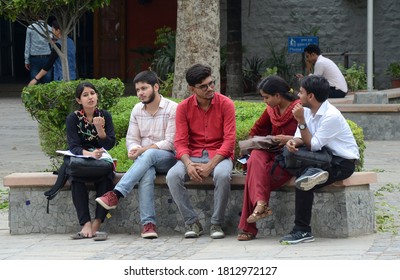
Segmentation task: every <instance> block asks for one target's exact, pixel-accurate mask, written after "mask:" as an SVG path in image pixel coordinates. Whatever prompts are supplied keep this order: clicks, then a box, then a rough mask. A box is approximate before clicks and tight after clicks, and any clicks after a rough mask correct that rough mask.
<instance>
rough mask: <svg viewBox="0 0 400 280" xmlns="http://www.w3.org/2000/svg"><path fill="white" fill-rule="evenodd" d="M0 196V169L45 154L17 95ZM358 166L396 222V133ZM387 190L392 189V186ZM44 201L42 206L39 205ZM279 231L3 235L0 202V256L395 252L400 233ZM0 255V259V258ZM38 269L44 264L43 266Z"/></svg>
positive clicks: (33, 164) (0, 154)
mask: <svg viewBox="0 0 400 280" xmlns="http://www.w3.org/2000/svg"><path fill="white" fill-rule="evenodd" d="M0 112H1V118H0V129H1V145H0V148H1V150H0V202H1V192H4V191H6V189H5V188H4V187H3V185H2V182H3V181H2V179H3V177H4V176H5V175H8V174H10V173H13V172H29V171H43V170H46V169H47V168H49V166H50V162H49V160H48V159H47V158H46V157H45V156H44V154H43V153H42V152H41V150H40V145H39V140H38V134H37V124H36V122H35V121H33V120H32V119H31V118H30V116H29V115H28V114H27V113H26V112H25V109H24V107H23V104H22V103H21V101H20V99H19V98H7V97H5V98H0ZM365 156H366V158H365V166H364V167H365V170H367V171H371V170H374V171H377V172H379V173H378V181H379V183H378V184H376V185H374V186H373V188H374V189H375V190H378V189H380V188H381V187H382V186H387V189H388V191H381V193H382V194H383V195H384V196H382V197H377V202H378V203H379V204H381V205H378V210H377V211H386V212H387V213H388V214H389V215H388V216H390V217H392V218H393V220H392V221H391V222H389V223H388V224H387V227H388V228H389V229H392V228H397V229H398V228H399V225H400V223H399V220H400V218H399V208H400V203H399V202H400V188H399V185H400V183H399V181H400V180H399V171H400V141H396V142H392V141H390V142H387V141H372V142H367V151H366V154H365ZM392 190H393V191H392ZM391 191H392V192H391ZM43 207H45V206H43ZM278 239H279V236H278V237H260V238H257V239H256V240H253V241H250V242H238V241H237V240H236V236H227V237H226V238H225V239H221V240H212V239H210V238H209V237H208V236H202V237H201V238H198V239H184V238H182V234H175V235H170V236H164V235H161V236H160V237H159V238H158V239H155V240H144V239H142V238H140V237H139V232H134V233H131V234H128V233H127V234H115V235H114V234H112V235H111V236H110V238H109V239H108V240H107V241H105V242H95V241H93V240H91V239H87V240H70V239H69V235H66V234H29V235H17V236H16V235H12V236H11V235H10V234H9V228H8V212H7V210H0V260H132V259H136V260H150V259H152V260H214V259H221V260H222V259H223V260H400V234H399V233H392V232H384V233H376V234H372V235H368V236H361V237H357V238H346V239H329V238H316V241H315V242H313V243H308V244H298V245H294V246H282V245H280V244H279V243H278ZM1 263H2V262H1V261H0V266H1ZM43 273H45V270H43Z"/></svg>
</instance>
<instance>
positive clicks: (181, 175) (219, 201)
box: [166, 151, 233, 225]
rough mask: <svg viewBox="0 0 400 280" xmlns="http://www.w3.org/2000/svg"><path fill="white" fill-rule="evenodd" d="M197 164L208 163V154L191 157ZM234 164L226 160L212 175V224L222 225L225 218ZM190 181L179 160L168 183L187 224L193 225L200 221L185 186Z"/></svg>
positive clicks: (168, 174)
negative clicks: (213, 188) (213, 187)
mask: <svg viewBox="0 0 400 280" xmlns="http://www.w3.org/2000/svg"><path fill="white" fill-rule="evenodd" d="M190 160H191V161H193V162H196V163H207V162H209V161H210V159H209V157H208V153H207V152H206V151H204V152H203V155H202V157H200V158H199V157H191V158H190ZM232 168H233V163H232V160H231V159H224V160H223V161H221V162H220V163H218V165H217V166H216V167H215V168H214V170H213V171H212V173H211V176H213V181H214V186H215V190H214V212H213V215H212V217H211V224H213V225H222V224H223V222H224V218H225V210H226V206H227V204H228V200H229V196H230V193H231V178H232ZM188 180H189V176H188V174H187V172H186V168H185V165H184V164H183V162H182V161H181V160H179V161H178V162H177V163H176V164H175V165H174V166H173V167H172V168H171V169H170V170H169V171H168V173H167V177H166V181H167V185H168V188H169V190H170V192H171V195H172V198H173V199H174V201H175V203H176V205H177V206H178V209H179V212H180V213H181V215H182V217H183V219H184V221H185V224H186V225H191V224H193V223H195V222H196V221H198V216H197V214H196V212H195V211H194V209H193V206H192V204H191V202H190V196H189V193H188V191H187V189H186V187H185V185H184V182H185V181H188Z"/></svg>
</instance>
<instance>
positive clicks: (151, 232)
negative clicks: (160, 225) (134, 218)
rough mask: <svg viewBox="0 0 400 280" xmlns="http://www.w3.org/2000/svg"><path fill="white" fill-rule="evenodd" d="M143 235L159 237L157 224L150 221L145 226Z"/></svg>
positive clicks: (144, 236)
mask: <svg viewBox="0 0 400 280" xmlns="http://www.w3.org/2000/svg"><path fill="white" fill-rule="evenodd" d="M141 235H142V237H143V238H147V239H153V238H157V237H158V234H157V232H156V225H155V224H153V223H148V224H145V225H144V226H143V229H142V234H141Z"/></svg>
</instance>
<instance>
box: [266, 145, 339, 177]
mask: <svg viewBox="0 0 400 280" xmlns="http://www.w3.org/2000/svg"><path fill="white" fill-rule="evenodd" d="M332 158H333V156H332V152H331V151H330V150H329V149H328V148H326V147H322V149H321V150H320V151H316V152H312V151H310V150H308V149H307V147H305V146H302V147H298V151H297V152H293V153H292V152H289V150H288V149H287V147H286V146H285V147H284V148H283V151H282V154H280V155H278V156H276V157H275V163H274V166H276V165H277V164H279V165H280V166H281V167H282V168H285V169H287V170H288V171H289V173H291V174H296V172H297V171H298V170H301V169H303V168H306V167H315V168H320V169H322V170H328V169H329V168H330V167H331V162H332ZM274 169H275V168H274V167H273V169H272V170H271V173H272V172H273V170H274Z"/></svg>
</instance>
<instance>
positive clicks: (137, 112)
mask: <svg viewBox="0 0 400 280" xmlns="http://www.w3.org/2000/svg"><path fill="white" fill-rule="evenodd" d="M177 106H178V104H177V103H176V102H174V101H171V100H169V99H166V98H164V97H162V96H161V101H160V105H159V108H158V110H157V112H156V113H155V114H154V115H151V114H150V113H148V112H147V111H146V110H145V104H143V103H137V104H136V105H135V107H133V109H132V112H131V117H130V120H129V127H128V132H127V133H126V148H127V149H128V151H130V150H131V149H133V148H134V147H137V146H139V147H140V146H149V145H152V144H155V145H157V147H158V148H159V149H161V150H170V151H174V139H175V131H176V129H175V116H176V107H177Z"/></svg>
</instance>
